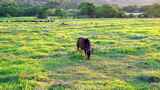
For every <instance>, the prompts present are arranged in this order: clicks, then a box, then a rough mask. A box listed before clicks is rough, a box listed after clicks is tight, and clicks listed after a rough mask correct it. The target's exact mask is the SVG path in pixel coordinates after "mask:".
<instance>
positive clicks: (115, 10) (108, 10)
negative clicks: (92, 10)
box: [96, 5, 124, 18]
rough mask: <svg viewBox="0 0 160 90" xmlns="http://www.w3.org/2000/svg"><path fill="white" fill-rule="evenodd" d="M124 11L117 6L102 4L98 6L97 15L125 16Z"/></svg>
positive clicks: (107, 16)
mask: <svg viewBox="0 0 160 90" xmlns="http://www.w3.org/2000/svg"><path fill="white" fill-rule="evenodd" d="M123 15H124V13H123V11H122V10H121V9H120V8H119V7H117V6H110V5H102V6H99V7H97V8H96V16H97V17H104V18H112V17H123Z"/></svg>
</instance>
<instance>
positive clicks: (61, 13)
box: [54, 9, 66, 17]
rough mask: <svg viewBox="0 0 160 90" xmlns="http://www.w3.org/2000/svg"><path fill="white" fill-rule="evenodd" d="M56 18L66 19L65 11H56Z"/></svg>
mask: <svg viewBox="0 0 160 90" xmlns="http://www.w3.org/2000/svg"><path fill="white" fill-rule="evenodd" d="M54 14H55V16H60V17H65V16H66V12H65V11H64V10H63V9H56V10H55V12H54Z"/></svg>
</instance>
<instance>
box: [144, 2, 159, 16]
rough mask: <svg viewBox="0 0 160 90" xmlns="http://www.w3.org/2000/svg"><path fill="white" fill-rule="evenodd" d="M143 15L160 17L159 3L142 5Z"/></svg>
mask: <svg viewBox="0 0 160 90" xmlns="http://www.w3.org/2000/svg"><path fill="white" fill-rule="evenodd" d="M144 16H146V17H160V5H158V4H154V5H151V6H145V7H144Z"/></svg>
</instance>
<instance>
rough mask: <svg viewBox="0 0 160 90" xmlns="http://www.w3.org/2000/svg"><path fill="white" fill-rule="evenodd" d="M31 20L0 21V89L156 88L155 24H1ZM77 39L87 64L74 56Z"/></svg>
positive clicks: (159, 31)
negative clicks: (85, 45)
mask: <svg viewBox="0 0 160 90" xmlns="http://www.w3.org/2000/svg"><path fill="white" fill-rule="evenodd" d="M35 19H36V18H33V17H19V18H16V17H14V18H0V21H1V22H0V89H2V90H35V89H42V90H159V89H160V59H159V57H160V44H159V40H160V26H159V25H160V19H63V20H62V19H56V21H55V22H5V21H6V20H8V21H16V20H18V21H23V20H28V21H29V20H31V21H32V20H35ZM3 21H4V22H3ZM62 22H64V24H62ZM81 36H84V37H88V38H89V39H90V40H91V42H92V46H93V48H94V51H93V55H92V57H91V60H89V61H87V60H85V58H84V57H83V55H82V56H81V54H80V53H79V52H77V51H76V46H75V44H76V40H77V38H78V37H81Z"/></svg>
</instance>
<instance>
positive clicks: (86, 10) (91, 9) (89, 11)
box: [79, 2, 96, 17]
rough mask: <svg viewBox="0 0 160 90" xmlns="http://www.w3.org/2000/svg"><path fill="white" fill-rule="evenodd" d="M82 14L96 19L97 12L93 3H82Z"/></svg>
mask: <svg viewBox="0 0 160 90" xmlns="http://www.w3.org/2000/svg"><path fill="white" fill-rule="evenodd" d="M79 9H80V14H81V15H86V16H88V17H94V16H95V10H96V7H95V5H94V4H93V3H87V2H86V3H81V4H80V5H79Z"/></svg>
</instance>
